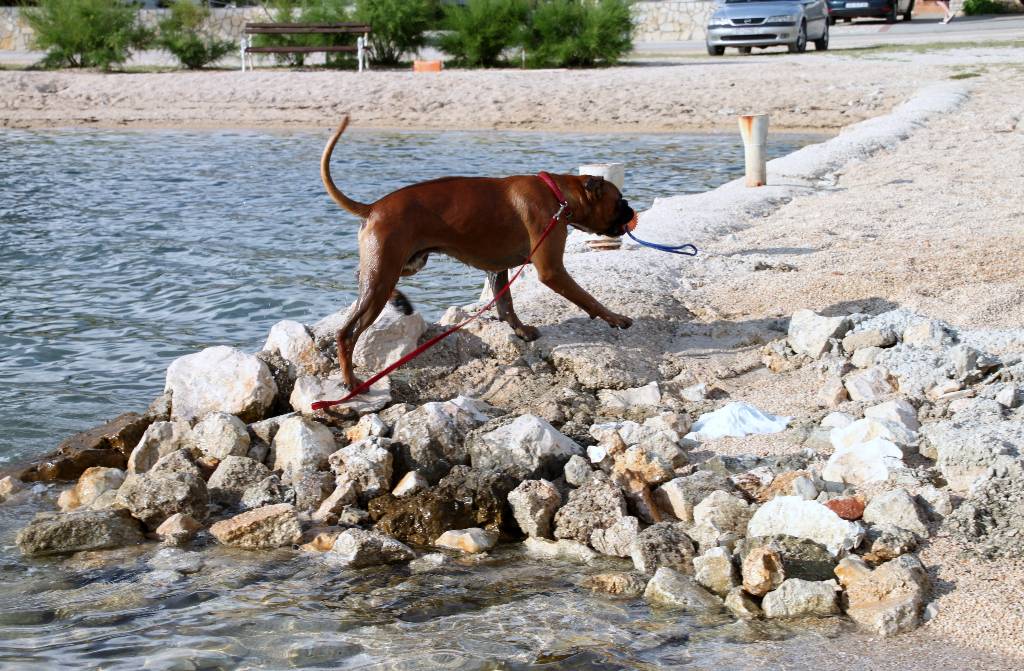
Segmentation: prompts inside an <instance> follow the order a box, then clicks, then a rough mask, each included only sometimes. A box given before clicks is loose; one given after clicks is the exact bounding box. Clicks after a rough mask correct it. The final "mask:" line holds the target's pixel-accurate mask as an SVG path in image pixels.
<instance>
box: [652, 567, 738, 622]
mask: <svg viewBox="0 0 1024 671" xmlns="http://www.w3.org/2000/svg"><path fill="white" fill-rule="evenodd" d="M644 598H645V599H647V600H648V601H650V602H651V603H654V604H657V605H659V606H665V607H669V608H676V609H679V610H682V611H685V612H690V613H705V612H708V611H712V612H713V611H717V610H719V609H721V607H722V602H721V601H720V600H719V599H718V598H717V597H715V596H714V595H713V594H711V593H710V592H708V591H707V590H706V589H704V588H703V587H701V586H700V585H699V584H697V582H696V581H695V580H694V579H693V578H691V577H690V576H688V575H684V574H682V573H680V572H679V571H676V570H675V569H671V568H665V567H662V568H659V569H658V570H657V572H655V574H654V577H653V578H651V579H650V581H649V582H648V583H647V587H646V589H644Z"/></svg>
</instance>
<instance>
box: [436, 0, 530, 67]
mask: <svg viewBox="0 0 1024 671" xmlns="http://www.w3.org/2000/svg"><path fill="white" fill-rule="evenodd" d="M529 10H530V7H529V5H528V4H527V3H526V0H469V2H468V3H467V4H466V5H465V6H458V5H448V6H447V7H446V8H445V27H446V28H447V29H448V30H449V32H448V33H447V34H445V35H443V36H442V37H441V39H440V41H439V44H438V46H440V47H441V50H442V51H444V52H445V53H446V54H448V55H450V56H452V57H453V58H454V59H455V61H456V62H458V63H460V64H463V65H474V66H481V65H482V66H484V67H491V66H494V65H498V63H499V61H500V60H501V54H502V52H503V51H505V49H507V48H509V47H511V46H514V45H517V44H520V42H521V40H522V32H523V29H524V24H525V23H526V18H527V15H528V14H529Z"/></svg>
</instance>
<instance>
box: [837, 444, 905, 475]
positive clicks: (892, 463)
mask: <svg viewBox="0 0 1024 671" xmlns="http://www.w3.org/2000/svg"><path fill="white" fill-rule="evenodd" d="M904 468H906V464H905V463H904V461H903V451H902V450H901V449H900V448H899V447H898V446H897V445H896V444H895V443H893V442H891V441H888V440H886V439H884V438H875V439H873V440H869V441H867V442H865V443H857V444H854V445H851V446H849V447H840V448H837V449H836V451H835V452H833V453H832V456H830V457H829V458H828V461H827V462H826V463H825V467H824V468H823V469H822V471H821V478H822V480H824V481H825V482H831V483H837V484H841V485H865V484H869V483H873V482H885V481H886V480H888V479H889V478H890V477H892V475H893V474H894V473H897V472H899V471H900V470H901V469H904Z"/></svg>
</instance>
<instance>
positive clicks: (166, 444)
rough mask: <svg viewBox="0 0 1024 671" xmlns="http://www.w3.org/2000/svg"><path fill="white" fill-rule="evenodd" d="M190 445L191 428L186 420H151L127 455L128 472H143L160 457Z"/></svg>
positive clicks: (190, 446) (189, 447)
mask: <svg viewBox="0 0 1024 671" xmlns="http://www.w3.org/2000/svg"><path fill="white" fill-rule="evenodd" d="M192 446H193V441H192V428H191V427H190V426H189V423H188V422H185V421H175V422H153V423H152V424H150V425H149V427H148V428H146V432H145V433H143V434H142V438H140V439H139V444H138V445H136V446H135V449H133V450H132V453H131V454H130V455H128V473H145V472H146V471H148V470H149V469H151V468H153V466H155V465H156V462H158V461H159V460H160V457H165V456H167V455H168V454H170V453H171V452H175V451H177V450H180V449H191V448H192Z"/></svg>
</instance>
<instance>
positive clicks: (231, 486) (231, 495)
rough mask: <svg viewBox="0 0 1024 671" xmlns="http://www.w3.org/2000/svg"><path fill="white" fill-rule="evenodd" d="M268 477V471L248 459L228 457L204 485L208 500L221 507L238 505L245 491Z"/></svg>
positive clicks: (256, 462)
mask: <svg viewBox="0 0 1024 671" xmlns="http://www.w3.org/2000/svg"><path fill="white" fill-rule="evenodd" d="M269 475H270V469H269V468H267V467H266V466H264V465H263V464H261V463H259V462H258V461H254V460H252V459H250V458H248V457H238V456H229V457H226V458H225V459H224V460H223V461H221V462H220V464H218V465H217V470H215V471H214V472H213V475H211V476H210V479H209V480H208V481H207V483H206V487H207V489H208V490H209V492H210V500H211V501H213V502H214V503H220V504H223V505H229V506H233V505H238V504H239V503H240V502H241V500H242V495H243V494H245V491H246V490H247V489H249V487H252V486H253V485H255V484H259V483H260V482H262V481H263V480H264V479H265V478H267V477H268V476H269Z"/></svg>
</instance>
